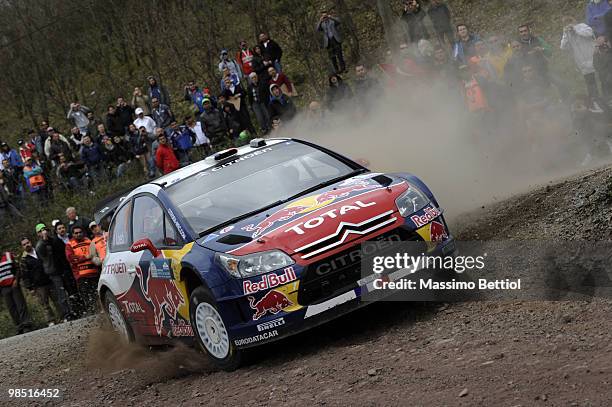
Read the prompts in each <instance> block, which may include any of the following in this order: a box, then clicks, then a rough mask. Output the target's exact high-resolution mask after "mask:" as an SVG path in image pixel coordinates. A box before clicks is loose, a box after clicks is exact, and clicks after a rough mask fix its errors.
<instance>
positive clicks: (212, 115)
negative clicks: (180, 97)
mask: <svg viewBox="0 0 612 407" xmlns="http://www.w3.org/2000/svg"><path fill="white" fill-rule="evenodd" d="M202 107H203V109H204V110H203V112H202V114H201V115H200V121H201V122H202V124H203V126H204V132H205V133H206V135H207V136H208V138H209V139H210V141H211V143H213V144H214V145H216V144H218V143H220V142H223V141H225V137H226V135H227V126H226V124H225V120H224V118H223V113H222V112H221V111H219V109H217V108H216V107H215V105H214V104H213V102H212V100H210V99H209V98H205V99H204V100H203V101H202Z"/></svg>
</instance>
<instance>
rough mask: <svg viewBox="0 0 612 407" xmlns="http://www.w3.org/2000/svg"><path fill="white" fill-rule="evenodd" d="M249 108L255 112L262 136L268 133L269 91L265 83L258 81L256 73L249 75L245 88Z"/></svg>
mask: <svg viewBox="0 0 612 407" xmlns="http://www.w3.org/2000/svg"><path fill="white" fill-rule="evenodd" d="M247 96H248V101H249V106H251V109H252V110H253V112H255V118H256V119H257V123H259V127H260V128H261V130H262V132H263V134H268V132H269V131H270V112H269V111H268V101H269V100H270V89H269V87H268V84H267V83H264V82H263V81H261V80H259V75H257V73H256V72H251V73H250V74H249V86H248V88H247Z"/></svg>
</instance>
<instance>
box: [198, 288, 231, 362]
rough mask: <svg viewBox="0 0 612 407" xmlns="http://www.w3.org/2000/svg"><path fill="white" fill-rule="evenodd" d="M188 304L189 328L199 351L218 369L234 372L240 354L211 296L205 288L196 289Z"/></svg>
mask: <svg viewBox="0 0 612 407" xmlns="http://www.w3.org/2000/svg"><path fill="white" fill-rule="evenodd" d="M189 303H190V304H189V317H190V320H191V326H192V328H193V332H194V333H195V337H196V340H197V342H198V345H199V346H200V349H202V350H203V351H204V352H206V354H207V355H208V357H209V359H210V360H211V361H212V362H213V363H214V364H215V366H217V367H218V368H220V369H222V370H226V371H232V370H236V369H237V368H238V367H239V366H240V363H241V361H242V352H241V351H240V350H239V349H238V348H236V346H235V345H234V344H233V343H232V342H231V340H230V338H229V334H228V332H227V329H226V327H225V323H224V322H223V318H221V315H220V314H219V312H218V311H217V306H216V303H215V300H214V299H213V298H212V295H211V294H210V293H209V292H208V290H206V288H204V287H198V288H196V289H195V290H193V292H192V293H191V296H190V301H189Z"/></svg>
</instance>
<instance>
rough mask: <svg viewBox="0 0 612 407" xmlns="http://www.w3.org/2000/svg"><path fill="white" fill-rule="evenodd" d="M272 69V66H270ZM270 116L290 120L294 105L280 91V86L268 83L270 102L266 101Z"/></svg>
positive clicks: (293, 114) (292, 115)
mask: <svg viewBox="0 0 612 407" xmlns="http://www.w3.org/2000/svg"><path fill="white" fill-rule="evenodd" d="M271 69H274V68H271ZM268 108H269V109H270V116H273V117H274V116H277V117H280V118H281V119H282V120H283V121H284V122H287V121H289V120H291V119H292V118H293V117H294V116H295V114H296V109H295V105H294V104H293V102H292V101H291V98H290V97H289V96H287V95H285V94H283V92H281V88H280V86H278V85H276V84H271V85H270V102H269V103H268Z"/></svg>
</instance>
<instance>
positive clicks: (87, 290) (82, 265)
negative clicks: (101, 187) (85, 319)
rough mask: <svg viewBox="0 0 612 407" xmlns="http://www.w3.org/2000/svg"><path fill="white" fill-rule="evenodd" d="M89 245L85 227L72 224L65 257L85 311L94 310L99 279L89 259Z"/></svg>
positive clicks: (95, 267) (96, 268)
mask: <svg viewBox="0 0 612 407" xmlns="http://www.w3.org/2000/svg"><path fill="white" fill-rule="evenodd" d="M90 223H91V222H90ZM90 247H91V240H89V239H88V238H87V237H86V235H85V228H84V227H82V226H81V225H73V227H72V238H71V239H70V241H69V242H68V244H67V245H66V259H67V260H68V262H69V263H70V266H71V267H72V274H73V275H74V278H75V279H76V282H77V287H78V289H79V293H80V296H81V299H82V300H83V302H84V304H85V308H84V310H83V311H84V312H85V313H87V312H95V308H96V302H97V301H96V296H97V293H96V290H97V288H98V280H99V279H100V270H99V268H98V267H97V266H96V265H95V264H94V263H93V262H92V261H91V256H90V252H89V248H90Z"/></svg>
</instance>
